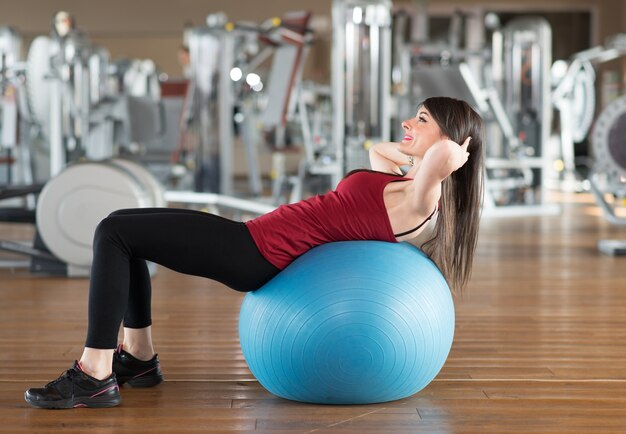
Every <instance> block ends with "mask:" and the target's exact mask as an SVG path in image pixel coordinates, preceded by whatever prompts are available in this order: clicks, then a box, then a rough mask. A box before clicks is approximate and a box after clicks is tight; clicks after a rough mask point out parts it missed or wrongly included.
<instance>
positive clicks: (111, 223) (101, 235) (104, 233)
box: [94, 215, 118, 244]
mask: <svg viewBox="0 0 626 434" xmlns="http://www.w3.org/2000/svg"><path fill="white" fill-rule="evenodd" d="M116 220H117V218H116V216H114V215H109V216H108V217H105V218H103V219H102V220H100V223H98V226H96V231H95V233H94V244H95V243H97V242H99V241H101V240H103V239H107V238H110V237H111V236H112V235H114V234H115V233H116V232H117V226H118V225H117V222H116Z"/></svg>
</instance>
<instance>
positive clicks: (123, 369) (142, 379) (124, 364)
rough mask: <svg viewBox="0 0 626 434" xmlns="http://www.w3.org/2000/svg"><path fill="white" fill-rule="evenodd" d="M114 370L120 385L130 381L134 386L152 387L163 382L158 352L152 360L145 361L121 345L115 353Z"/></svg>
mask: <svg viewBox="0 0 626 434" xmlns="http://www.w3.org/2000/svg"><path fill="white" fill-rule="evenodd" d="M113 372H114V373H115V376H116V377H117V383H118V384H119V385H120V386H121V385H122V384H124V383H128V385H129V386H133V387H152V386H156V385H157V384H161V383H162V382H163V372H161V365H160V364H159V356H158V355H157V354H155V355H154V357H153V358H151V359H150V360H148V361H143V360H139V359H137V358H135V357H133V355H132V354H130V353H128V352H126V351H124V349H123V348H122V346H121V345H119V346H118V347H117V350H116V351H115V353H113Z"/></svg>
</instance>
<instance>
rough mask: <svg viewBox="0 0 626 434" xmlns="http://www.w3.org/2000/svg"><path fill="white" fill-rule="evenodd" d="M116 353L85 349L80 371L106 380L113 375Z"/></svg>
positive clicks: (80, 362)
mask: <svg viewBox="0 0 626 434" xmlns="http://www.w3.org/2000/svg"><path fill="white" fill-rule="evenodd" d="M114 351H115V350H101V349H96V348H85V350H84V351H83V355H82V356H81V358H80V360H79V364H80V369H81V370H82V371H83V372H84V373H85V374H87V375H89V376H91V377H94V378H96V379H98V380H104V379H105V378H107V377H109V376H110V375H111V372H112V365H113V352H114Z"/></svg>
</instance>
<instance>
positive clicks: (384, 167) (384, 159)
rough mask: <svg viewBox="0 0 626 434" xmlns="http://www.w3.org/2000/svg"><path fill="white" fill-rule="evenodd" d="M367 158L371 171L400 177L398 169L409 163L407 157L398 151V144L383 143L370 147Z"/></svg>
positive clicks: (400, 172) (400, 173)
mask: <svg viewBox="0 0 626 434" xmlns="http://www.w3.org/2000/svg"><path fill="white" fill-rule="evenodd" d="M369 158H370V165H371V166H372V170H376V171H378V172H387V173H395V174H396V175H402V171H401V170H400V167H401V166H407V165H409V164H410V162H411V161H410V158H409V156H408V155H406V154H403V153H402V152H400V151H398V144H397V143H393V142H383V143H378V144H376V145H374V146H372V147H371V148H370V150H369Z"/></svg>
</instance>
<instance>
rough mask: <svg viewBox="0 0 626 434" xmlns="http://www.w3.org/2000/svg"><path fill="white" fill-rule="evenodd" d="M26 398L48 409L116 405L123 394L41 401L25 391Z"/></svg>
mask: <svg viewBox="0 0 626 434" xmlns="http://www.w3.org/2000/svg"><path fill="white" fill-rule="evenodd" d="M24 400H25V401H26V402H27V403H29V404H30V405H32V406H33V407H37V408H47V409H57V410H61V409H68V408H108V407H115V406H116V405H119V404H120V403H121V402H122V397H121V396H119V395H118V396H116V397H113V398H111V397H99V396H98V397H94V398H69V399H63V400H59V401H40V400H34V399H30V398H29V397H28V393H24Z"/></svg>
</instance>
